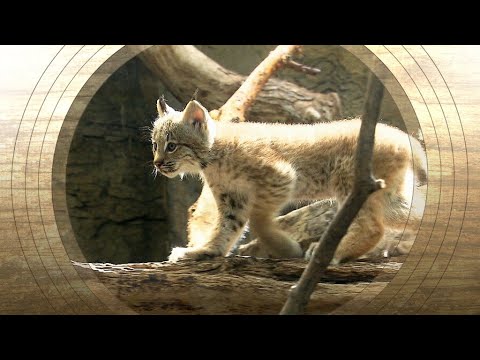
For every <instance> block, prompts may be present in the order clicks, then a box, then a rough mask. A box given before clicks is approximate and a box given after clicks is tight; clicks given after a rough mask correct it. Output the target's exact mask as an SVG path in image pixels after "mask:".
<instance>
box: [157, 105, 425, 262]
mask: <svg viewBox="0 0 480 360" xmlns="http://www.w3.org/2000/svg"><path fill="white" fill-rule="evenodd" d="M359 129H360V120H359V119H354V120H345V121H339V122H334V123H321V124H314V125H284V124H258V123H231V122H219V123H216V122H214V121H213V120H212V119H211V118H210V117H209V115H208V111H207V110H206V109H205V108H203V107H202V106H201V105H200V104H199V103H198V102H197V101H191V102H190V103H189V104H188V105H187V107H186V108H185V110H184V111H183V112H176V111H173V110H172V109H168V111H167V112H166V113H163V111H162V109H160V114H159V119H158V120H157V121H156V122H155V125H154V129H153V133H152V141H153V142H155V143H156V146H157V147H156V151H154V161H155V162H157V165H158V164H160V165H161V166H157V169H158V170H159V171H160V172H161V173H162V174H164V175H166V176H168V177H173V176H176V175H180V174H182V173H192V174H198V175H200V176H201V177H202V179H203V180H204V181H205V182H207V183H208V184H209V186H210V188H211V191H212V194H213V196H214V198H215V201H216V204H217V207H218V214H219V215H218V219H214V220H212V224H213V223H215V227H214V228H213V229H212V230H211V231H210V233H209V234H207V235H209V236H208V237H204V238H203V239H202V236H204V235H205V232H203V230H202V229H200V228H201V226H200V228H199V229H198V230H199V231H200V232H202V234H199V233H194V234H190V239H191V241H190V244H189V247H187V248H175V249H173V251H172V254H171V256H170V260H171V261H176V260H178V259H180V258H193V259H200V258H202V257H205V256H218V255H225V254H226V253H227V252H228V250H229V248H230V247H231V245H232V244H233V242H234V241H235V240H236V239H237V238H238V237H239V236H240V235H241V234H242V232H243V228H244V226H245V225H246V223H247V221H249V225H250V228H251V230H252V232H254V233H255V234H256V235H257V237H258V238H257V242H256V245H255V246H248V245H246V246H243V247H241V248H240V253H243V254H245V255H260V254H264V253H268V254H270V256H272V257H300V256H302V255H303V252H302V250H301V248H300V246H299V244H298V243H297V242H295V241H293V240H291V239H290V238H289V236H288V235H287V234H286V233H285V232H283V231H282V230H280V228H279V227H278V226H276V224H275V222H274V218H275V216H277V215H278V211H279V210H280V209H281V208H282V207H283V206H284V205H285V204H287V203H288V202H291V201H295V200H314V199H325V198H336V199H337V201H338V202H339V204H340V205H341V204H342V202H343V201H344V200H345V199H346V197H347V196H348V194H349V192H350V190H351V189H352V185H353V181H354V174H353V168H354V154H355V148H356V142H357V137H358V132H359ZM167 134H168V138H169V141H167ZM169 142H173V143H175V144H177V147H176V149H175V151H174V152H172V153H170V152H168V151H166V150H165V149H167V145H168V143H169ZM412 147H413V154H414V155H413V157H412ZM413 163H415V164H413ZM413 165H414V166H413ZM412 169H415V174H419V175H420V176H415V177H414V172H413V171H412ZM373 171H374V175H375V177H376V178H380V179H384V180H385V183H386V188H385V189H382V190H379V191H377V192H376V193H374V194H373V195H371V196H370V197H369V199H368V200H367V202H366V203H365V204H364V206H363V207H362V209H361V210H360V213H359V214H358V216H357V218H356V219H355V221H354V223H353V224H352V225H351V226H350V228H349V230H348V232H347V235H346V236H345V237H344V239H343V240H342V242H341V244H340V245H339V248H338V249H337V252H336V254H335V257H334V261H335V262H340V261H346V260H350V259H355V258H358V257H360V256H362V255H363V254H365V253H367V252H368V251H369V250H371V249H373V248H374V247H375V245H376V244H377V243H378V242H379V240H380V239H381V238H382V236H383V233H384V227H385V226H388V227H403V226H405V223H406V221H407V219H408V218H409V214H410V220H409V225H410V226H414V224H415V221H413V222H412V221H411V220H418V219H419V218H420V216H421V214H422V213H423V206H422V204H420V205H418V206H416V207H415V209H414V210H415V211H414V212H413V213H410V208H411V206H410V205H411V200H412V193H413V189H414V187H415V186H414V185H415V179H416V178H421V177H422V176H421V175H422V174H426V162H425V156H424V153H423V150H422V149H421V146H420V145H419V144H418V142H417V141H416V140H415V139H413V138H411V137H409V136H408V135H407V134H405V133H403V132H401V131H400V130H398V129H395V128H392V127H389V126H386V125H383V124H379V125H378V126H377V129H376V138H375V149H374V157H373ZM197 210H198V211H200V212H201V211H208V210H207V209H197ZM190 230H192V229H190ZM194 231H195V228H194ZM202 240H203V241H202Z"/></svg>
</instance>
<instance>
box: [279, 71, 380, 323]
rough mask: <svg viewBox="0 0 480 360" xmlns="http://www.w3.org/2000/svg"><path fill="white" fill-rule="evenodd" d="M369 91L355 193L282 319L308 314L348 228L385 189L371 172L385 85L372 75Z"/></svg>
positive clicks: (322, 242) (324, 239) (292, 292)
mask: <svg viewBox="0 0 480 360" xmlns="http://www.w3.org/2000/svg"><path fill="white" fill-rule="evenodd" d="M367 89H368V92H367V99H366V103H365V111H364V116H363V118H362V125H361V127H360V134H359V136H358V144H357V149H356V159H355V183H354V186H353V190H352V192H351V194H350V195H349V196H348V198H347V200H346V202H345V204H344V205H343V206H342V208H341V209H340V211H339V212H338V213H337V215H336V216H335V218H334V219H333V221H332V222H331V224H330V225H329V227H328V229H327V231H326V232H325V233H324V234H323V236H322V238H321V240H320V242H319V245H318V246H317V247H316V249H315V250H314V252H313V255H312V258H311V259H310V262H309V264H308V266H307V268H306V269H305V271H304V272H303V274H302V276H301V278H300V280H299V281H298V283H297V284H296V285H294V286H293V287H292V288H291V290H290V293H289V296H288V299H287V301H286V303H285V305H284V307H283V308H282V311H281V312H280V314H281V315H294V314H302V313H304V312H305V308H306V306H307V304H308V301H309V299H310V296H311V294H312V292H313V291H314V289H315V286H316V285H317V283H318V281H319V280H320V279H321V277H322V276H323V274H324V273H325V270H326V268H327V266H328V265H329V264H330V262H331V261H332V259H333V256H334V254H335V251H336V249H337V247H338V244H339V243H340V241H341V240H342V238H343V236H344V235H345V234H346V233H347V230H348V227H349V226H350V224H351V223H352V222H353V220H354V218H355V216H356V215H357V214H358V212H359V210H360V208H361V207H362V205H363V203H364V202H365V200H367V198H368V196H369V195H370V194H371V193H373V192H375V191H376V190H378V189H380V188H382V187H384V186H385V184H384V182H383V180H375V179H374V177H373V175H372V172H371V166H372V154H373V146H374V141H375V127H376V124H377V120H378V115H379V113H380V105H381V100H382V97H383V85H382V83H381V82H380V81H379V80H378V79H377V78H376V77H375V76H374V75H371V76H370V78H369V83H368V86H367Z"/></svg>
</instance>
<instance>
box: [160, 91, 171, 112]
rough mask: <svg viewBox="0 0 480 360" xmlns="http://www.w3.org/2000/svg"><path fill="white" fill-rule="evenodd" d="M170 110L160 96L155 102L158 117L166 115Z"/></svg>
mask: <svg viewBox="0 0 480 360" xmlns="http://www.w3.org/2000/svg"><path fill="white" fill-rule="evenodd" d="M171 110H172V108H171V107H170V106H168V105H167V103H166V102H165V98H164V97H163V95H162V97H161V98H160V99H158V100H157V111H158V116H160V117H162V116H164V115H166V114H168V113H169V112H170V111H171Z"/></svg>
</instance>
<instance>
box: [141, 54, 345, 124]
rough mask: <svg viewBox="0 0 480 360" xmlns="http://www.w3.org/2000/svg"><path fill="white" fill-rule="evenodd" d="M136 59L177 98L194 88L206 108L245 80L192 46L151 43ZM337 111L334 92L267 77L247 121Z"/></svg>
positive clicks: (305, 118)
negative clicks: (308, 88) (142, 62)
mask: <svg viewBox="0 0 480 360" xmlns="http://www.w3.org/2000/svg"><path fill="white" fill-rule="evenodd" d="M140 58H141V59H142V60H143V61H144V63H145V65H146V66H147V67H148V68H149V69H150V70H151V71H152V72H153V73H154V74H155V75H157V76H158V77H159V78H160V79H162V82H163V83H164V84H165V85H166V86H167V87H168V89H169V90H170V91H171V92H172V93H173V94H174V95H175V96H176V97H177V98H178V99H179V100H180V101H183V102H185V103H186V102H187V101H189V100H190V99H191V98H192V95H193V94H194V93H195V91H196V90H197V89H198V90H199V91H198V94H197V98H198V100H199V101H201V102H202V104H203V105H204V106H205V107H206V108H208V109H209V110H213V109H218V108H220V107H221V106H222V105H223V104H225V102H226V101H227V100H228V99H229V98H230V97H231V96H232V95H233V94H234V93H235V91H236V90H237V89H238V88H239V87H240V86H241V85H242V83H243V82H244V81H245V79H246V77H245V76H242V75H239V74H237V73H235V72H233V71H230V70H227V69H225V68H224V67H222V66H221V65H219V64H218V63H216V62H215V61H213V60H212V59H210V58H209V57H208V56H206V55H205V54H203V53H202V52H201V51H200V50H198V49H197V48H195V47H194V46H192V45H162V46H154V47H150V48H148V49H147V50H145V51H144V52H142V53H141V54H140ZM340 111H341V105H340V97H339V96H338V94H337V93H334V92H332V93H328V94H321V93H315V92H312V91H309V90H307V89H305V88H302V87H300V86H297V85H295V84H292V83H290V82H288V81H283V80H278V79H270V80H269V81H268V82H267V84H266V85H265V86H264V87H263V90H262V91H261V92H260V94H259V95H258V97H257V98H256V100H255V103H254V105H253V106H252V108H251V110H250V111H249V112H248V114H247V120H248V121H254V122H279V123H312V122H318V121H331V120H335V119H338V118H339V117H340Z"/></svg>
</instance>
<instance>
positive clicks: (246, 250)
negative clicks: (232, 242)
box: [238, 240, 272, 258]
mask: <svg viewBox="0 0 480 360" xmlns="http://www.w3.org/2000/svg"><path fill="white" fill-rule="evenodd" d="M238 254H239V255H242V256H254V257H259V258H271V257H272V256H271V252H270V251H269V249H267V248H266V247H265V246H262V244H261V243H260V242H259V241H257V240H252V241H250V242H249V243H248V244H245V245H240V246H239V247H238Z"/></svg>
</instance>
